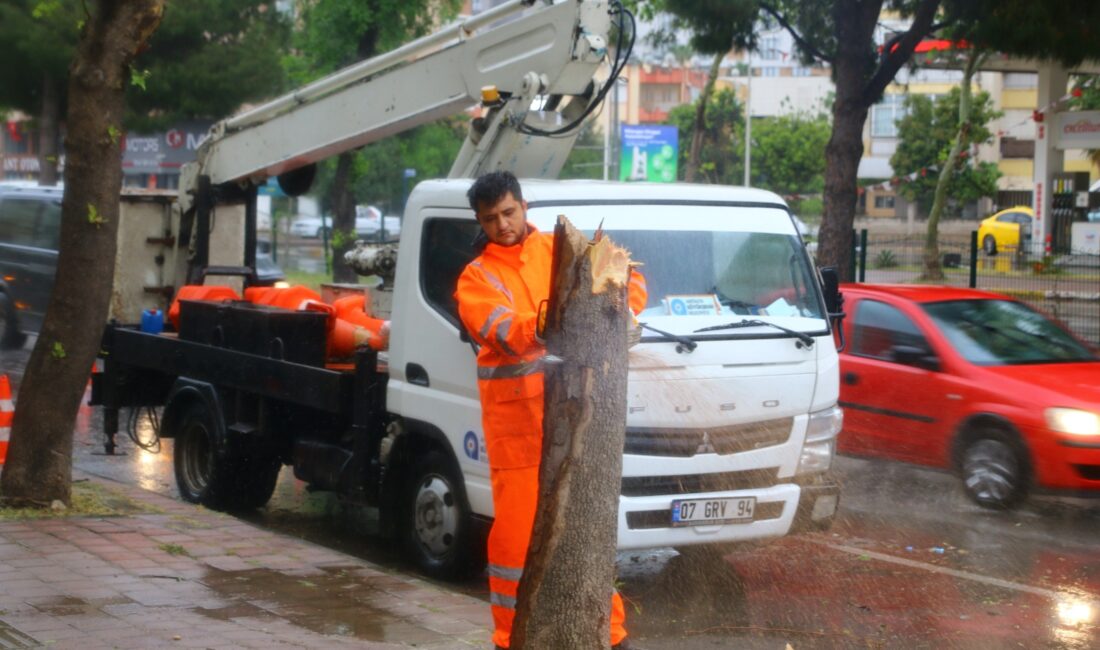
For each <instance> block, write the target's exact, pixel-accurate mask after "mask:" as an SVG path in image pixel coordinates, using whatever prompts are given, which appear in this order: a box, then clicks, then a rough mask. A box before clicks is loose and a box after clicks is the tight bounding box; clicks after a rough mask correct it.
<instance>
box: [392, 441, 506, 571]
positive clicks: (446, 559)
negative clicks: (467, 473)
mask: <svg viewBox="0 0 1100 650" xmlns="http://www.w3.org/2000/svg"><path fill="white" fill-rule="evenodd" d="M397 517H398V520H397V521H398V529H397V534H398V536H399V537H400V539H401V542H402V545H403V546H404V547H405V550H406V552H407V553H408V555H409V559H411V560H412V561H413V562H414V563H415V564H416V565H417V567H419V568H420V570H421V571H422V572H424V573H425V574H427V575H428V576H430V577H432V578H437V579H441V580H458V579H462V578H466V577H469V576H471V575H474V574H476V573H479V572H480V571H481V570H482V569H483V568H484V566H485V544H484V540H483V539H482V537H481V536H480V535H478V534H477V531H476V527H475V526H474V524H473V520H472V515H471V511H470V505H469V503H468V502H467V500H466V491H465V489H464V488H463V484H462V478H461V474H460V473H459V471H458V469H457V468H455V467H454V463H453V462H452V461H451V460H450V459H449V458H447V457H446V456H445V455H444V454H443V453H441V452H439V451H435V450H433V451H430V452H428V453H427V454H425V455H423V456H421V457H420V458H417V459H416V460H414V461H413V463H412V466H411V471H410V473H409V476H408V480H407V481H406V483H405V486H404V489H403V490H402V494H401V495H400V497H399V503H398V512H397Z"/></svg>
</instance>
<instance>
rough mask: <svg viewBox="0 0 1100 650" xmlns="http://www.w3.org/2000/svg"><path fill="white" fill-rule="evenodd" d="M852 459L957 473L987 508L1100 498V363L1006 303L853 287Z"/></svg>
mask: <svg viewBox="0 0 1100 650" xmlns="http://www.w3.org/2000/svg"><path fill="white" fill-rule="evenodd" d="M842 290H843V293H844V299H845V307H846V311H847V312H848V318H846V319H845V323H844V326H843V333H844V337H845V339H846V344H847V347H846V348H845V349H844V351H843V352H842V353H841V355H840V371H841V387H840V403H841V406H843V408H844V429H843V431H842V432H841V434H840V437H839V439H838V445H839V451H841V452H842V453H848V454H856V455H865V456H876V457H882V458H890V459H896V460H901V461H907V462H912V463H917V464H921V465H928V466H932V467H942V468H948V469H953V470H955V471H956V472H958V473H959V475H960V476H961V478H962V480H963V486H964V488H965V490H966V493H967V494H968V495H969V496H970V498H972V499H973V500H974V501H976V502H977V503H978V504H980V505H982V506H985V507H990V508H1007V507H1011V506H1014V505H1016V504H1018V503H1020V502H1021V501H1022V500H1023V499H1024V497H1025V496H1026V495H1027V494H1028V493H1029V492H1030V491H1032V490H1033V489H1041V490H1053V491H1068V492H1086V493H1091V494H1095V495H1100V358H1098V357H1097V356H1096V354H1095V353H1094V352H1093V350H1091V349H1090V348H1089V347H1088V346H1087V345H1086V344H1084V343H1082V342H1081V341H1079V340H1078V339H1076V338H1075V337H1074V336H1073V335H1072V334H1070V333H1069V332H1068V331H1067V330H1066V329H1064V328H1063V327H1062V326H1061V325H1060V324H1058V323H1056V322H1054V321H1052V320H1051V319H1049V318H1047V317H1046V316H1044V315H1043V314H1041V313H1039V312H1037V311H1035V310H1033V309H1031V308H1030V307H1028V306H1027V305H1025V304H1024V303H1022V302H1019V301H1017V300H1013V299H1011V298H1008V297H1006V296H1003V295H999V294H994V293H989V292H984V291H976V290H972V289H959V288H952V287H930V286H916V285H867V284H858V285H845V286H843V287H842Z"/></svg>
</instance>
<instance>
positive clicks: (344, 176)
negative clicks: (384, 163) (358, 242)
mask: <svg viewBox="0 0 1100 650" xmlns="http://www.w3.org/2000/svg"><path fill="white" fill-rule="evenodd" d="M354 164H355V152H352V151H346V152H344V153H342V154H340V155H339V156H338V157H337V159H336V174H335V176H334V177H333V179H332V281H333V282H357V281H358V280H359V276H358V275H356V274H355V271H353V270H351V267H350V266H348V263H347V262H345V261H344V253H346V252H348V251H349V250H351V249H352V248H353V247H354V246H355V197H354V196H352V194H351V190H350V188H349V187H348V185H349V184H350V183H351V168H352V165H354Z"/></svg>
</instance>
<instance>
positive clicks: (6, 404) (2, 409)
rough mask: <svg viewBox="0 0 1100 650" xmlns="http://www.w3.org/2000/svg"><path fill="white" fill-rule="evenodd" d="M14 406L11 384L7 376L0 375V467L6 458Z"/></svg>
mask: <svg viewBox="0 0 1100 650" xmlns="http://www.w3.org/2000/svg"><path fill="white" fill-rule="evenodd" d="M13 415H15V406H14V405H13V404H12V403H11V383H10V382H9V381H8V376H7V375H0V465H3V464H4V461H5V460H7V458H8V439H9V437H10V436H11V418H12V416H13Z"/></svg>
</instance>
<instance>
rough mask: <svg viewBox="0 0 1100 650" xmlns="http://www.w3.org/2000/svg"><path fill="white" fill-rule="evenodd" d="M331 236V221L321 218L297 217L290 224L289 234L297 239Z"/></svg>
mask: <svg viewBox="0 0 1100 650" xmlns="http://www.w3.org/2000/svg"><path fill="white" fill-rule="evenodd" d="M326 233H327V234H328V235H332V220H331V219H323V220H322V219H321V217H306V216H301V215H299V216H297V217H295V218H294V221H291V222H290V234H292V235H295V236H297V237H307V238H313V239H320V238H321V237H323V236H324V235H325V234H326Z"/></svg>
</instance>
